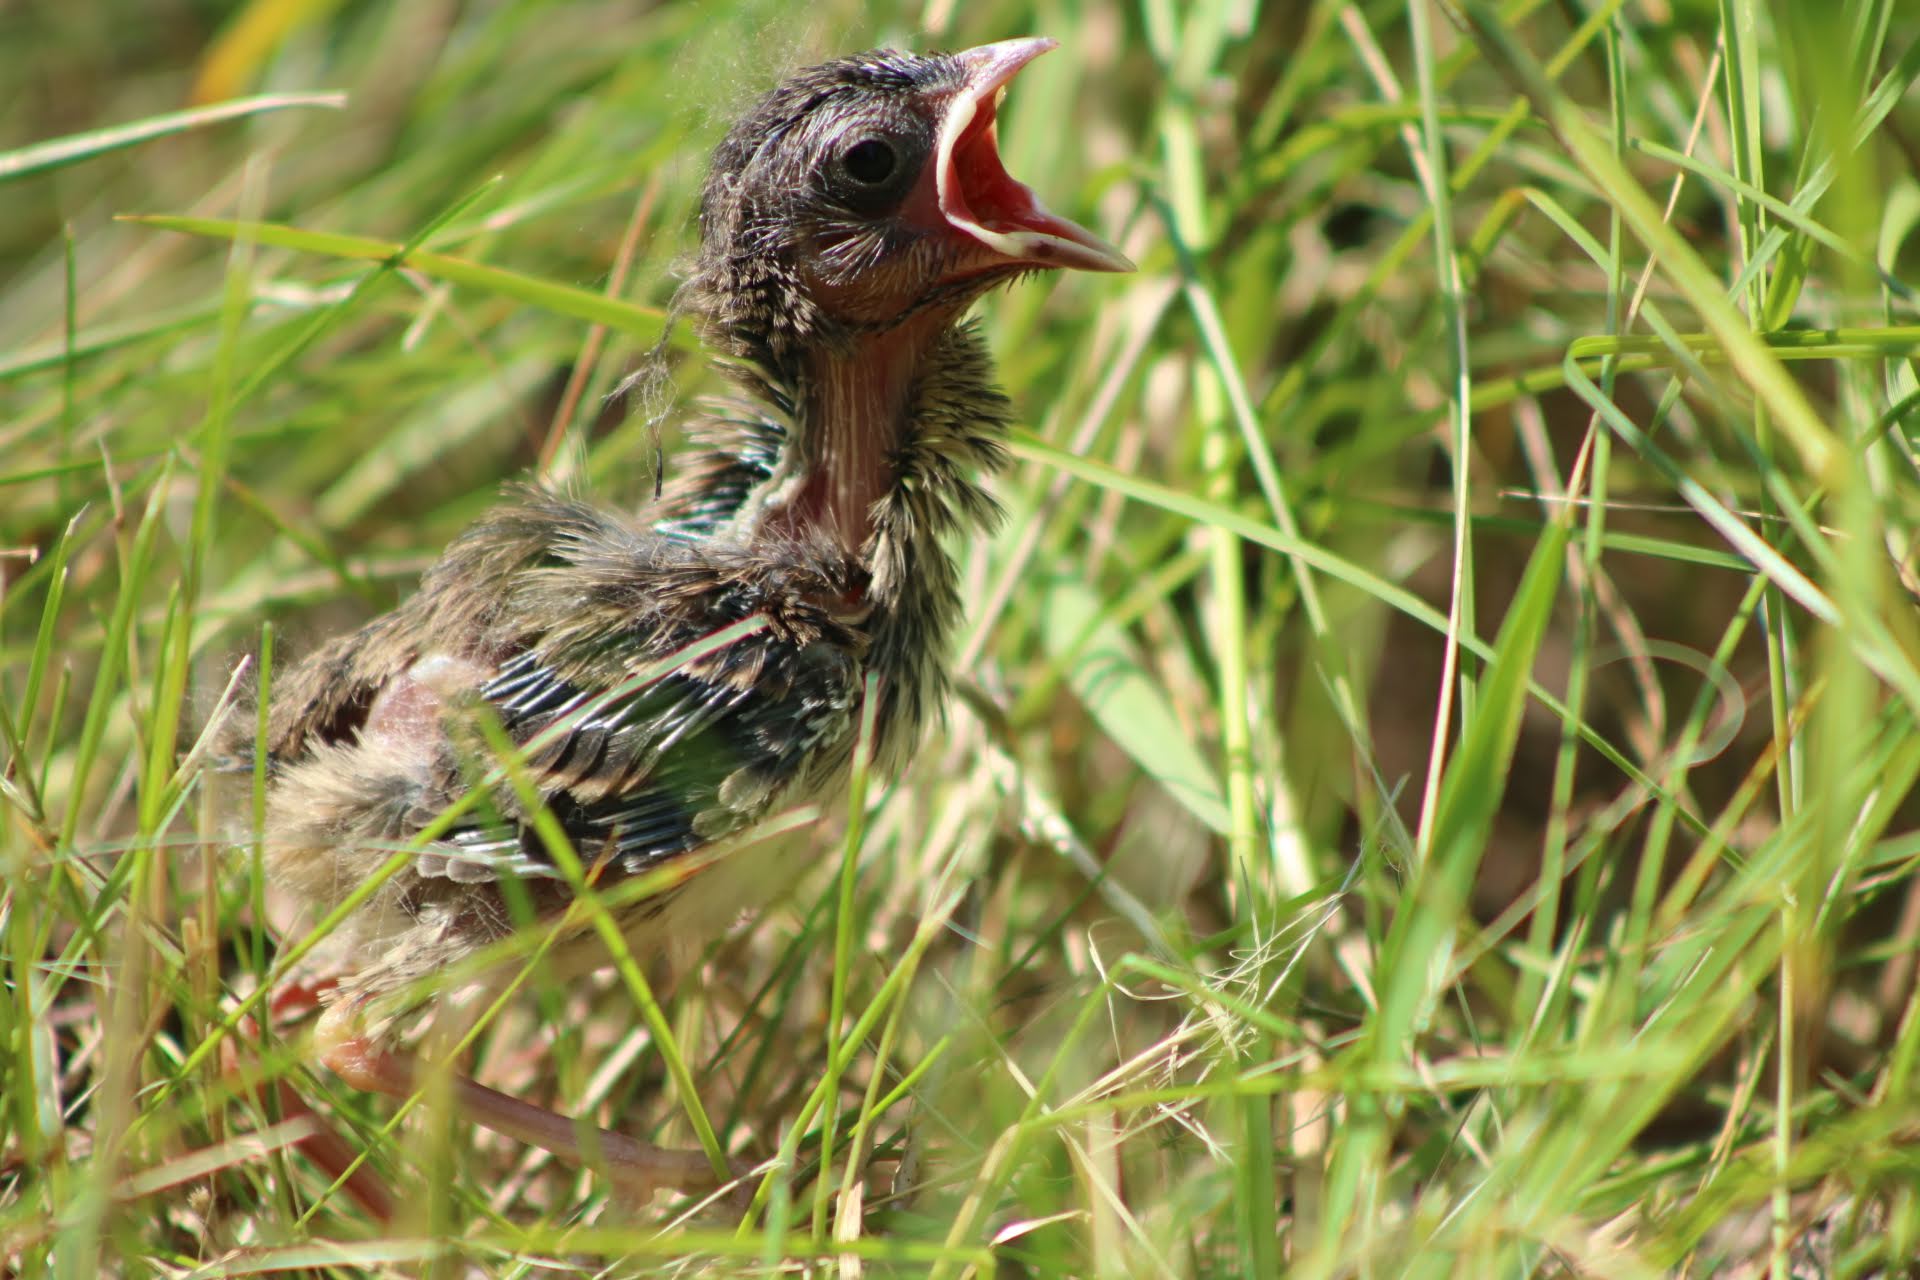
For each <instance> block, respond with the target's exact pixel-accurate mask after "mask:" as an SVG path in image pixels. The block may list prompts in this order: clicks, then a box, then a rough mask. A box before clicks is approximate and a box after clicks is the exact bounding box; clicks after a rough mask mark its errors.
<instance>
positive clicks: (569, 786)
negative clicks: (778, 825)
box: [416, 494, 862, 879]
mask: <svg viewBox="0 0 1920 1280" xmlns="http://www.w3.org/2000/svg"><path fill="white" fill-rule="evenodd" d="M490 528H496V529H499V530H501V531H502V532H503V533H506V532H508V531H510V533H511V537H512V538H513V539H514V540H515V541H517V542H519V543H520V544H521V546H522V549H523V551H525V550H527V549H529V548H535V547H537V550H535V551H533V553H532V554H524V555H522V556H520V557H517V558H518V559H520V561H521V563H520V566H519V568H518V569H517V570H516V571H515V572H513V573H511V574H508V575H505V576H504V577H503V578H502V579H501V580H500V582H501V587H500V592H501V594H500V597H499V599H498V601H497V604H496V607H495V610H494V613H493V615H492V616H491V618H490V619H489V621H488V623H487V627H486V631H487V639H486V647H487V648H488V649H490V650H491V651H493V652H495V653H502V654H509V655H511V656H508V657H505V658H504V659H503V660H501V661H499V662H498V663H497V666H496V667H495V668H494V670H493V674H492V675H491V677H490V678H488V679H487V680H486V681H485V682H484V683H483V684H481V685H480V686H479V688H478V690H477V693H476V696H475V698H474V700H473V701H474V705H473V707H472V710H473V711H474V712H475V714H478V715H488V716H492V717H494V718H495V719H496V720H497V721H498V724H499V726H500V728H501V729H502V730H504V732H505V735H506V737H507V738H508V739H509V740H510V741H511V742H512V743H514V744H515V746H516V747H517V748H518V751H519V753H520V755H519V760H518V761H517V762H516V763H513V764H511V765H510V766H509V772H511V771H512V769H515V768H517V769H520V770H524V773H523V774H522V781H523V787H524V786H525V784H527V783H530V784H531V786H530V787H529V788H527V789H530V790H532V791H536V792H537V793H538V795H539V798H540V801H541V803H542V804H543V805H544V806H545V808H546V809H547V811H548V812H549V813H551V814H552V815H553V816H554V818H556V819H557V820H558V822H559V825H560V829H561V830H562V831H563V832H564V833H565V834H566V836H567V838H568V840H569V841H570V842H571V844H572V845H573V850H574V853H575V854H576V856H577V857H578V858H579V859H580V860H581V862H582V863H583V864H585V865H589V866H591V865H593V864H595V863H597V862H605V863H606V864H607V865H609V866H611V867H613V868H615V869H616V870H617V871H618V872H619V873H623V874H632V873H635V872H639V871H643V870H645V869H647V868H648V867H650V866H652V865H655V864H656V863H658V862H659V861H660V860H662V859H664V858H669V857H672V856H674V855H677V854H681V853H684V852H686V851H688V850H690V849H694V848H696V847H698V846H700V845H701V844H703V843H705V842H706V841H708V840H712V839H714V838H717V837H719V836H722V835H726V834H728V833H730V832H733V831H736V830H739V829H740V828H741V827H743V826H746V825H748V824H750V823H751V822H753V821H754V820H756V819H757V818H759V817H760V816H762V815H763V814H764V813H765V812H766V811H767V810H768V808H769V807H770V806H771V804H772V803H773V802H774V800H775V799H776V798H777V797H778V796H779V794H780V793H781V792H782V791H783V790H785V789H786V788H787V787H788V786H789V784H791V783H793V782H794V781H795V780H796V779H797V778H799V777H800V776H801V775H802V773H803V772H807V771H825V770H829V769H832V768H834V767H836V758H837V757H844V754H845V751H846V747H847V744H849V743H850V742H851V736H852V735H851V725H852V719H853V710H852V709H853V704H854V699H855V694H856V691H857V687H858V674H857V661H856V653H857V650H858V648H859V645H860V643H861V642H862V641H861V638H860V636H859V635H858V634H857V633H855V632H853V631H851V630H849V629H848V628H846V627H844V626H841V625H839V624H837V623H835V622H833V621H832V619H831V618H830V617H829V616H827V614H826V613H825V612H823V609H822V605H821V600H822V598H823V597H831V596H832V594H833V593H835V592H838V591H843V588H842V586H841V584H839V583H838V582H837V581H836V580H835V579H834V578H833V577H832V575H831V572H830V570H831V566H826V567H825V569H823V567H822V566H820V565H817V564H814V563H812V562H810V561H808V560H806V558H805V557H801V556H796V557H793V558H790V559H787V560H784V561H782V560H780V559H779V558H777V557H776V558H775V560H774V561H773V562H771V563H769V562H768V560H767V559H766V558H764V557H748V556H745V555H740V554H736V553H734V552H732V551H729V550H728V549H727V548H725V547H723V546H716V545H714V544H712V543H711V542H709V541H706V540H702V541H698V542H694V541H688V540H682V539H675V538H671V537H667V536H663V535H661V534H659V533H656V532H653V531H651V530H647V529H644V528H641V527H639V526H637V525H635V524H633V523H631V522H628V521H626V520H623V519H621V518H619V517H616V516H613V515H610V514H608V513H605V512H601V511H598V510H596V509H593V508H589V507H585V506H583V505H580V504H575V503H571V502H567V501H565V500H563V499H559V498H555V497H552V496H551V495H545V494H540V495H530V496H528V497H526V498H524V499H523V500H522V502H521V504H520V505H519V506H517V507H516V508H513V509H511V510H509V511H508V512H507V513H505V514H504V515H502V516H498V517H495V518H494V519H492V520H490V521H489V522H488V524H487V525H483V526H481V527H480V528H479V529H478V530H476V532H475V535H474V541H477V542H479V543H485V542H486V541H487V539H488V537H489V536H490V535H489V532H488V531H489V529H490ZM470 552H471V547H469V548H468V549H467V551H466V552H462V554H469V553H470ZM453 554H454V553H453V552H450V556H452V555H453ZM756 623H757V624H758V625H756ZM729 627H736V628H738V629H739V630H740V631H741V634H739V635H737V636H736V637H735V638H733V639H732V640H730V641H729V642H727V643H724V644H722V645H719V646H718V647H710V646H708V645H704V644H703V642H708V641H710V640H711V639H712V638H713V637H714V636H715V635H716V634H717V633H719V632H721V631H722V630H724V629H726V628H729ZM465 754H466V757H467V759H468V760H469V761H471V760H472V759H473V758H475V754H474V753H473V752H472V751H470V750H469V751H468V752H466V753H465ZM467 768H468V772H469V773H471V770H472V765H471V763H469V764H468V766H467ZM449 782H455V780H454V779H449ZM459 789H461V788H460V787H459V786H458V784H457V783H456V785H455V786H454V787H450V788H449V791H450V792H455V791H457V790H459ZM521 794H522V791H521V790H517V789H516V788H515V787H514V786H512V785H511V784H510V783H509V784H499V785H494V786H491V787H490V788H489V794H488V797H487V798H488V799H489V800H490V802H491V803H490V804H489V805H486V806H482V807H483V808H487V809H488V810H490V812H489V813H488V814H487V815H485V816H481V815H479V814H478V813H477V812H476V815H475V817H474V819H473V820H472V821H469V822H465V823H463V824H462V825H461V826H459V827H457V828H455V829H454V830H452V831H450V832H448V833H447V835H446V836H445V838H444V841H443V856H441V857H440V858H439V859H438V860H436V859H434V858H429V859H426V860H423V861H420V862H418V863H417V864H416V870H417V871H420V872H422V873H424V874H436V873H438V874H445V875H448V876H449V877H452V878H457V879H482V878H489V877H492V876H494V875H497V874H498V873H499V872H500V871H502V870H511V871H513V872H514V873H516V874H519V875H526V874H546V875H553V874H557V869H556V867H555V865H554V857H555V854H554V852H553V850H551V849H550V848H548V846H547V843H546V841H545V840H543V839H542V838H541V837H540V835H539V834H538V832H537V831H536V830H535V827H534V823H533V815H532V814H531V813H529V812H527V811H526V810H525V808H524V806H523V805H522V803H521V801H520V798H519V797H520V795H521Z"/></svg>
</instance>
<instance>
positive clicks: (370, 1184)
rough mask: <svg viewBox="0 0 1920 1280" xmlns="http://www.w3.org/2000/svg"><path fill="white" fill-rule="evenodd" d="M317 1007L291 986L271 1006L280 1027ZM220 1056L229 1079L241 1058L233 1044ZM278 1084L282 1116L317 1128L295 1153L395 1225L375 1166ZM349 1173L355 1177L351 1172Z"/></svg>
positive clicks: (307, 993) (313, 997)
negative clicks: (280, 1023)
mask: <svg viewBox="0 0 1920 1280" xmlns="http://www.w3.org/2000/svg"><path fill="white" fill-rule="evenodd" d="M318 1003H319V1000H318V996H317V994H316V993H315V991H314V990H313V989H311V988H307V987H299V986H294V987H289V988H286V989H284V990H282V991H280V992H278V993H276V994H275V996H274V997H273V999H272V1000H271V1001H270V1002H269V1003H268V1011H269V1016H270V1017H271V1018H272V1019H273V1021H274V1022H275V1023H276V1024H277V1023H279V1022H281V1021H283V1020H284V1019H285V1018H287V1017H289V1016H292V1015H293V1014H296V1013H298V1012H300V1011H302V1010H304V1009H309V1008H312V1007H314V1006H315V1005H317V1004H318ZM242 1026H243V1028H244V1029H245V1031H246V1034H247V1035H249V1036H253V1035H257V1034H258V1033H257V1032H256V1031H255V1030H254V1028H253V1019H251V1018H248V1019H247V1020H246V1021H245V1022H244V1023H242ZM221 1054H222V1064H223V1067H224V1069H225V1070H226V1071H227V1072H229V1073H231V1074H238V1072H239V1070H240V1055H239V1053H238V1051H237V1050H236V1049H235V1048H234V1046H233V1043H232V1042H231V1041H229V1042H227V1043H226V1044H224V1045H222V1046H221ZM274 1085H275V1088H274V1093H275V1095H276V1096H277V1097H278V1098H279V1101H280V1114H281V1115H283V1116H285V1117H286V1118H287V1119H289V1120H292V1119H305V1120H307V1121H308V1122H309V1123H310V1124H311V1125H312V1126H313V1128H314V1132H313V1133H310V1134H308V1135H307V1136H306V1137H304V1138H300V1139H297V1140H296V1141H295V1142H294V1144H293V1149H294V1150H295V1151H298V1152H299V1153H300V1154H302V1155H304V1156H305V1157H306V1158H307V1159H309V1160H311V1161H312V1162H313V1163H314V1165H315V1166H316V1167H317V1168H318V1169H319V1170H320V1172H322V1173H324V1174H325V1175H327V1177H328V1178H329V1179H331V1180H333V1181H335V1182H339V1183H340V1186H341V1189H342V1190H344V1191H345V1192H346V1193H347V1195H348V1197H349V1198H350V1199H352V1200H353V1202H354V1203H355V1204H357V1205H359V1206H360V1207H361V1208H362V1209H364V1210H366V1212H367V1213H368V1214H369V1215H370V1216H371V1217H373V1218H374V1219H376V1220H377V1221H379V1222H382V1223H389V1222H392V1221H393V1219H394V1215H395V1214H396V1213H397V1212H398V1208H397V1205H396V1203H395V1201H394V1198H393V1193H392V1192H391V1191H389V1190H388V1189H387V1184H386V1183H385V1182H384V1181H382V1180H381V1178H380V1175H379V1174H378V1173H377V1172H375V1170H374V1168H373V1166H372V1165H369V1164H367V1163H366V1162H365V1161H360V1162H359V1163H358V1164H357V1165H356V1163H355V1161H356V1159H357V1158H358V1156H359V1154H360V1152H359V1151H358V1150H357V1149H355V1147H354V1145H353V1144H352V1143H350V1142H348V1141H347V1140H346V1139H345V1138H343V1137H341V1136H340V1132H339V1131H338V1130H337V1129H335V1128H333V1126H331V1125H329V1124H328V1123H327V1120H326V1117H324V1116H322V1115H320V1114H319V1113H318V1112H316V1111H315V1110H314V1109H313V1108H312V1107H309V1106H308V1105H307V1103H306V1100H305V1099H304V1098H302V1097H301V1096H300V1094H299V1093H298V1092H297V1091H296V1090H295V1089H294V1087H293V1086H292V1085H290V1084H288V1083H287V1082H286V1081H285V1080H277V1081H275V1082H274ZM248 1091H249V1092H250V1093H252V1094H253V1096H254V1099H255V1101H256V1102H258V1101H259V1100H260V1091H259V1087H258V1086H257V1085H250V1086H248ZM349 1169H351V1170H352V1172H351V1173H349V1172H347V1171H348V1170H349Z"/></svg>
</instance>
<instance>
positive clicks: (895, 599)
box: [677, 315, 1011, 753]
mask: <svg viewBox="0 0 1920 1280" xmlns="http://www.w3.org/2000/svg"><path fill="white" fill-rule="evenodd" d="M750 367H751V369H752V374H751V377H750V379H749V380H750V383H751V386H752V389H753V390H754V391H756V392H758V393H759V398H762V399H764V400H766V401H768V402H769V403H770V404H772V405H773V406H776V407H777V408H778V409H779V410H780V411H781V414H780V416H783V417H784V418H785V419H786V421H785V422H782V423H775V422H774V421H773V420H772V419H771V418H769V419H766V420H764V421H763V422H761V423H757V424H749V423H746V422H739V421H736V423H735V429H736V430H737V431H739V432H740V433H741V434H740V435H739V436H738V437H737V438H738V439H739V441H740V445H739V447H738V449H737V451H735V452H733V453H732V454H729V453H728V452H727V451H726V450H724V449H721V450H716V451H714V452H713V453H711V454H709V455H707V457H706V459H705V460H704V462H703V463H701V464H700V466H699V469H698V471H697V472H696V473H695V474H696V475H697V476H704V477H708V478H709V480H708V482H707V484H706V491H705V492H704V493H702V492H699V491H698V490H697V489H696V490H695V491H693V492H689V493H686V494H685V495H684V496H683V497H682V498H681V499H680V501H679V502H678V503H677V507H678V509H679V510H680V511H683V512H686V513H688V514H689V515H691V516H693V520H692V521H691V522H690V525H689V527H692V528H697V527H699V526H700V525H702V524H703V523H704V524H705V527H706V528H708V529H711V530H712V531H713V532H715V533H721V532H723V531H724V533H725V535H727V536H732V537H736V538H740V539H743V540H745V541H747V542H749V543H761V544H763V545H765V546H766V547H767V548H768V550H769V552H770V553H772V554H773V555H774V556H776V557H777V556H778V555H779V554H780V552H781V548H782V547H783V546H788V545H792V544H793V543H795V542H804V543H809V544H812V545H814V546H819V545H820V544H821V543H822V542H827V543H829V544H830V545H831V546H832V547H833V548H835V549H837V550H838V552H839V553H840V554H842V555H844V556H846V557H847V558H848V559H849V560H851V561H853V562H855V564H856V565H857V567H858V568H859V569H860V570H862V571H863V573H862V574H861V575H860V576H862V577H864V578H865V580H866V591H865V601H864V603H866V604H870V605H871V606H872V611H871V613H870V614H869V616H868V621H867V624H866V630H867V633H868V636H869V639H870V645H869V650H868V657H867V661H868V664H869V667H870V668H871V669H872V670H873V671H875V672H876V674H878V675H880V676H881V678H882V684H881V689H882V692H881V698H882V707H881V709H880V713H879V716H880V725H881V735H882V737H883V738H884V739H885V741H884V742H883V743H882V744H881V746H882V748H883V750H885V751H887V752H889V753H892V752H899V751H904V750H908V749H910V744H911V743H912V742H913V741H914V740H916V739H917V737H918V728H919V726H920V725H921V724H922V723H923V722H925V721H926V720H928V719H931V718H932V717H934V716H936V715H937V714H938V713H939V709H940V707H941V706H942V705H943V704H944V702H945V699H946V692H947V674H946V662H947V658H948V652H947V651H948V648H949V644H950V632H951V629H952V626H953V624H954V622H955V620H956V619H957V617H958V615H959V613H960V590H959V570H958V567H957V566H956V565H955V563H954V559H953V555H952V553H951V551H950V549H949V547H948V546H947V545H946V542H947V540H948V539H951V538H953V537H956V536H965V535H967V534H972V533H979V532H982V531H984V530H985V529H987V528H988V527H989V526H990V525H991V524H992V522H993V520H994V519H995V518H996V516H997V514H998V507H997V506H996V505H995V503H994V501H993V499H992V498H991V497H989V496H988V495H987V493H986V492H985V490H983V489H982V488H981V487H980V485H979V484H978V483H977V482H976V477H977V476H979V475H980V474H982V473H985V472H992V471H995V470H998V469H999V468H1000V467H1001V466H1002V465H1004V463H1005V460H1006V447H1005V438H1006V433H1007V428H1008V425H1009V420H1010V415H1011V407H1010V406H1009V404H1008V402H1007V399H1006V397H1005V396H1004V395H1003V394H1002V393H1001V392H1000V390H999V388H998V386H997V384H996V382H995V380H994V375H993V365H992V361H991V359H990V358H989V357H988V355H987V351H986V345H985V343H984V342H982V341H981V339H980V336H979V334H978V332H977V331H976V330H975V329H974V327H973V326H972V325H971V324H966V323H958V324H956V323H954V317H952V316H951V315H948V316H935V315H929V316H927V317H925V318H924V320H923V319H922V317H917V316H916V317H913V318H911V319H910V320H909V321H908V322H907V323H906V324H903V325H901V326H897V327H896V328H894V329H892V330H889V331H887V332H885V333H879V334H864V335H855V336H854V337H853V338H852V339H850V340H849V341H847V342H844V343H839V344H835V345H834V348H833V349H831V350H829V349H826V348H825V347H816V348H814V349H812V350H808V351H806V352H804V353H797V354H796V355H795V356H794V357H793V358H792V359H791V360H789V361H783V362H780V363H778V364H774V363H772V362H761V361H753V362H751V366H750ZM716 443H718V441H716ZM769 454H770V455H771V456H769ZM749 477H751V478H749ZM690 478H692V477H690ZM697 483H698V481H696V484H697ZM730 495H734V496H730ZM734 501H737V502H738V506H737V507H735V508H734V509H733V510H732V511H731V513H730V514H727V513H726V512H725V508H726V506H727V505H728V504H729V503H731V502H734ZM707 521H711V522H710V523H706V522H707Z"/></svg>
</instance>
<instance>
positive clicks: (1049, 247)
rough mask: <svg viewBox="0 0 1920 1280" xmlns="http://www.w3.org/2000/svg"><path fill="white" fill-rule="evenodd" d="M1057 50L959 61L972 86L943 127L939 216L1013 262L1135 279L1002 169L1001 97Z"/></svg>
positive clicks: (1101, 244)
mask: <svg viewBox="0 0 1920 1280" xmlns="http://www.w3.org/2000/svg"><path fill="white" fill-rule="evenodd" d="M1055 44H1056V42H1055V41H1053V40H1048V39H1045V38H1031V39H1025V40H1003V41H1001V42H1000V43H998V44H989V45H982V46H981V47H980V48H978V49H969V50H967V51H966V52H965V53H962V54H960V55H959V59H960V61H961V63H962V64H963V65H965V66H966V68H967V71H968V76H967V83H966V85H965V87H964V88H962V89H961V90H960V92H959V93H957V94H955V95H954V99H953V102H952V104H951V105H950V106H949V107H948V108H947V116H946V119H945V120H944V121H943V122H942V123H941V126H940V140H939V146H938V149H937V151H936V152H935V161H934V162H935V169H934V175H935V184H936V188H937V191H938V196H939V203H940V212H941V214H942V216H944V217H945V218H946V220H947V222H948V223H949V224H951V225H952V226H953V227H954V228H955V229H956V230H959V231H962V232H965V233H966V234H968V235H970V236H972V237H973V238H974V239H976V240H978V241H980V242H981V243H982V244H984V245H986V246H987V247H988V248H990V249H992V250H994V251H995V252H997V253H999V254H1001V255H1002V256H1004V257H1006V258H1009V259H1011V260H1013V261H1015V262H1022V263H1031V264H1033V265H1034V266H1038V267H1071V268H1076V269H1078V270H1081V271H1131V270H1133V263H1132V262H1130V261H1128V260H1127V256H1126V255H1125V254H1123V253H1121V252H1120V251H1119V250H1118V249H1116V248H1114V247H1113V246H1112V245H1110V244H1108V243H1107V242H1106V241H1105V240H1102V239H1101V238H1100V237H1099V236H1096V235H1094V234H1093V232H1091V231H1088V230H1087V229H1086V228H1085V227H1082V226H1080V225H1078V224H1077V223H1073V222H1069V221H1068V220H1067V219H1065V218H1061V217H1056V216H1055V215H1053V214H1051V213H1049V212H1047V209H1046V206H1045V205H1043V204H1041V203H1040V200H1039V197H1037V196H1035V195H1034V194H1033V192H1032V191H1031V190H1030V189H1028V188H1027V187H1026V186H1025V185H1024V184H1023V183H1020V182H1016V181H1015V180H1014V179H1013V177H1012V176H1011V175H1010V174H1008V173H1007V170H1006V166H1005V165H1003V164H1001V163H1000V145H999V139H998V137H997V131H996V129H995V124H996V116H997V114H998V108H999V105H1000V95H1001V94H1002V92H1004V91H1005V88H1006V84H1007V82H1008V81H1009V80H1011V79H1013V77H1014V74H1015V73H1016V72H1018V71H1019V70H1020V68H1021V67H1024V66H1025V65H1026V64H1027V63H1029V62H1031V61H1033V60H1034V59H1035V58H1037V57H1039V56H1040V55H1041V54H1043V53H1045V52H1046V51H1047V50H1049V49H1052V48H1054V47H1055Z"/></svg>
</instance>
